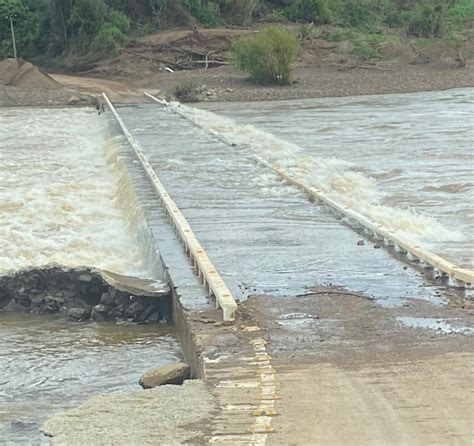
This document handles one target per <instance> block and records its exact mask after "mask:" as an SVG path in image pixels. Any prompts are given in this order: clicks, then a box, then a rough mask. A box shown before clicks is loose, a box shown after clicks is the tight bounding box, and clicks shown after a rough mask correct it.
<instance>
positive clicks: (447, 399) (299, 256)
mask: <svg viewBox="0 0 474 446" xmlns="http://www.w3.org/2000/svg"><path fill="white" fill-rule="evenodd" d="M104 97H105V100H106V102H107V105H108V107H109V108H110V110H111V111H112V116H110V115H109V116H110V118H109V119H110V123H111V126H112V127H115V128H116V130H117V132H116V133H117V134H120V135H123V136H122V137H121V149H120V154H119V157H120V158H121V160H122V162H123V163H124V165H125V166H126V168H127V170H128V172H129V175H130V178H131V183H132V185H133V186H134V189H135V193H136V194H137V197H138V199H137V201H138V202H140V203H141V206H142V207H143V214H144V216H145V220H146V224H147V230H148V231H149V235H150V237H151V239H152V240H153V243H154V247H153V246H152V247H151V248H150V249H151V250H153V249H155V250H156V251H155V254H156V255H157V256H159V257H160V258H161V260H162V263H163V265H164V266H165V268H166V274H167V278H168V280H169V281H170V282H171V283H172V284H173V286H174V288H175V292H176V308H175V314H176V322H177V325H178V330H179V331H180V332H181V338H182V340H183V344H184V350H185V354H186V356H187V360H188V361H189V362H190V363H191V364H192V366H193V370H194V375H195V376H197V377H201V378H203V379H205V380H206V382H207V383H208V384H209V387H210V388H211V391H212V392H213V394H214V395H215V396H216V399H217V401H218V405H219V414H218V415H217V416H216V418H215V419H213V420H210V422H209V426H208V441H209V442H210V443H216V444H229V445H230V444H255V445H263V444H266V443H268V444H282V445H283V444H402V443H403V441H405V442H406V443H407V444H428V443H430V444H447V443H446V441H447V442H448V443H449V441H450V439H451V438H452V437H451V435H454V436H456V438H460V439H461V440H463V441H464V440H466V441H467V440H468V439H469V431H470V428H469V420H467V417H466V413H469V409H468V406H469V403H468V402H466V403H465V404H464V403H463V404H461V405H459V404H457V396H459V395H457V396H456V393H457V392H458V393H461V392H462V389H461V388H459V386H458V385H456V384H454V385H453V387H451V386H450V383H456V382H458V380H459V379H460V378H461V377H463V376H464V378H465V379H466V380H468V379H469V370H468V368H467V367H466V363H465V356H463V355H464V353H465V352H466V351H467V350H468V342H467V341H464V339H463V340H461V341H459V342H457V343H453V342H452V340H450V339H447V338H446V339H441V338H440V339H439V340H436V342H433V341H432V340H431V339H432V336H431V334H430V333H426V332H424V331H421V332H420V331H417V330H414V331H412V332H410V331H409V330H406V329H403V326H402V324H405V325H409V326H410V325H411V326H415V325H416V323H417V318H420V316H423V317H425V318H426V317H428V318H431V319H440V316H438V315H441V318H446V319H447V320H457V321H461V325H462V323H463V321H464V318H465V314H464V313H463V312H462V309H463V308H464V307H463V305H464V306H465V302H466V296H467V295H468V294H469V293H470V284H471V283H473V281H474V273H473V271H470V270H467V269H465V268H460V267H458V266H456V265H454V264H452V263H450V262H448V261H446V260H445V259H443V258H441V257H439V256H437V255H435V254H434V253H432V252H429V251H428V250H426V249H424V248H423V247H421V246H418V245H415V244H412V243H410V242H409V241H407V240H405V239H403V238H401V237H399V236H397V235H396V234H395V233H393V232H391V231H388V230H386V229H385V228H384V227H382V226H381V225H379V224H377V223H375V222H373V221H371V220H370V219H368V218H366V217H365V216H363V215H361V214H360V213H357V212H355V211H353V210H351V209H350V208H348V207H346V206H343V205H340V204H339V203H337V202H336V201H335V200H334V199H332V198H331V197H330V196H328V195H327V194H325V193H324V192H322V191H321V190H318V189H317V188H314V187H312V186H311V185H309V184H307V183H305V182H304V181H302V180H300V179H298V178H295V177H293V176H291V175H289V174H288V173H287V172H286V171H285V170H284V168H283V167H281V166H276V165H272V164H270V163H268V162H267V161H266V160H265V159H262V158H261V157H258V156H256V155H255V154H251V153H249V152H248V151H246V150H244V149H241V148H239V147H238V146H237V147H236V146H235V145H233V143H232V142H231V141H227V140H225V138H223V137H221V135H219V134H218V133H216V132H214V133H213V134H212V133H211V134H210V133H209V132H208V131H206V130H204V129H202V128H199V127H198V126H197V125H196V124H195V123H193V122H191V121H190V120H189V119H188V117H187V116H186V114H185V113H182V112H181V111H180V108H179V107H173V108H171V107H169V106H168V104H167V103H164V102H162V101H160V100H158V99H156V98H154V97H153V96H151V95H148V97H149V99H150V103H149V104H146V105H140V106H137V107H133V108H132V107H125V108H119V109H116V108H115V107H114V106H113V104H112V103H111V102H110V100H109V99H108V98H107V96H105V95H104ZM144 173H145V174H146V175H144ZM308 198H309V200H308ZM374 245H375V247H376V248H381V249H374ZM249 296H252V297H251V298H249V300H248V301H247V302H245V304H244V305H242V306H241V307H240V309H239V308H238V305H237V303H238V301H240V300H245V299H247V298H248V297H249ZM447 302H451V303H453V302H454V303H455V305H450V306H449V310H448V309H446V310H442V311H441V310H440V308H441V307H439V304H440V303H447ZM216 306H217V308H218V310H215V307H216ZM413 324H415V325H413ZM448 325H449V324H448ZM450 329H451V330H452V332H453V333H458V334H462V332H463V330H465V328H463V327H456V326H453V327H451V328H450ZM435 354H436V355H438V354H446V355H450V358H451V360H450V361H446V360H445V358H440V357H435V356H434V355H435ZM417 358H418V359H417ZM375 359H376V360H377V364H375V363H373V362H374V360H375ZM418 360H419V362H418V364H419V365H418V366H416V367H415V366H413V364H415V362H413V361H418ZM381 364H382V365H381ZM434 368H436V369H437V370H438V371H439V373H440V376H442V377H443V383H441V384H440V383H439V382H438V381H437V380H438V377H437V376H436V375H435V374H434V373H433V372H432V370H433V369H434ZM355 370H358V372H356V371H355ZM359 372H360V373H359ZM315 377H316V378H315ZM382 378H383V379H382ZM420 381H425V382H426V385H427V387H426V388H424V387H423V389H421V390H420V389H419V384H416V383H417V382H418V383H419V382H420ZM417 385H418V388H417ZM433 387H434V388H437V389H439V398H434V397H433V396H432V395H431V389H432V388H433ZM413 401H415V402H413ZM441 403H442V404H441ZM440 404H441V405H445V407H447V409H445V411H446V413H447V415H446V414H445V415H446V416H447V417H448V419H449V420H454V419H457V420H458V421H459V422H457V423H455V424H453V423H451V424H450V421H449V420H448V421H449V422H448V421H446V419H445V417H444V418H443V420H444V421H443V420H440V419H436V420H435V421H433V420H432V421H429V420H428V419H427V418H428V417H427V415H428V414H429V415H430V416H431V415H432V414H433V413H436V411H438V410H440ZM446 423H448V424H449V429H451V431H449V429H447V428H446V426H447V424H446ZM394 438H399V439H402V440H403V441H401V442H400V441H391V439H394ZM438 440H440V441H438ZM347 442H349V443H347ZM466 444H467V443H466Z"/></svg>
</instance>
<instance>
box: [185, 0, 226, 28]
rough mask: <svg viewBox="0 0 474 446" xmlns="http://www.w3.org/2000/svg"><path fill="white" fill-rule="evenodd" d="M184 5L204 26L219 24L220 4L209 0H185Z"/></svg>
mask: <svg viewBox="0 0 474 446" xmlns="http://www.w3.org/2000/svg"><path fill="white" fill-rule="evenodd" d="M183 6H184V7H185V8H186V9H187V10H188V11H189V12H190V13H191V15H192V16H194V17H195V18H196V19H197V20H198V21H199V22H200V23H202V24H203V25H204V26H209V27H212V26H218V25H219V24H220V20H219V17H218V14H217V11H218V6H217V4H216V3H213V2H210V1H208V0H183Z"/></svg>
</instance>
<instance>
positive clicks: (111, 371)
mask: <svg viewBox="0 0 474 446" xmlns="http://www.w3.org/2000/svg"><path fill="white" fill-rule="evenodd" d="M0 129H1V138H0V153H1V156H0V276H2V281H1V283H2V285H1V286H0V303H1V305H0V307H3V304H5V305H6V307H5V309H7V307H9V308H10V310H12V309H14V308H12V305H11V304H12V302H13V300H14V301H15V302H13V303H15V305H17V304H18V305H19V307H22V309H23V311H37V312H55V311H59V312H61V311H62V310H61V308H63V307H64V308H65V310H64V311H62V313H63V315H62V316H51V315H45V314H42V315H32V314H25V313H18V312H1V311H0V339H1V340H2V341H1V343H0V443H2V444H3V442H6V443H7V444H47V443H48V442H47V440H46V438H45V437H44V436H43V435H42V434H40V433H39V431H38V428H39V427H40V425H41V424H42V423H43V422H44V420H45V419H46V418H47V417H49V416H51V415H52V414H54V413H57V412H59V411H61V410H64V409H66V408H70V407H74V406H76V405H78V404H80V403H82V402H83V401H85V400H86V399H88V398H89V397H91V396H94V395H97V394H102V393H111V392H123V391H129V390H134V389H139V385H138V379H139V377H140V376H141V375H142V374H143V373H144V372H145V371H146V370H148V369H150V368H154V367H157V366H159V365H162V364H165V363H168V362H175V361H177V360H180V359H181V347H180V345H179V342H178V340H177V338H176V337H175V333H174V330H173V328H172V327H170V326H167V325H162V324H158V323H156V320H157V319H161V316H158V317H155V318H154V322H155V323H150V324H148V325H137V324H134V323H131V322H129V321H128V320H129V319H130V320H134V319H135V318H134V317H132V315H131V314H129V315H126V316H125V317H124V318H123V319H125V321H122V322H100V323H98V322H89V321H88V322H84V323H83V322H73V321H71V320H66V319H65V317H64V315H65V314H68V313H67V312H68V310H67V308H66V307H67V302H68V299H69V300H70V298H71V299H73V300H74V299H76V298H78V299H79V297H80V294H81V293H80V291H81V290H82V291H83V292H84V293H83V294H84V295H83V296H82V297H83V298H84V299H85V300H84V301H82V300H81V299H79V300H77V302H76V301H74V302H73V304H74V305H73V306H78V305H76V304H80V305H79V306H81V308H82V307H84V305H82V304H85V306H86V307H88V308H87V310H88V311H89V310H91V308H90V307H91V305H95V304H97V303H98V302H100V301H101V296H100V295H101V294H102V292H103V291H106V290H105V289H103V290H102V289H100V287H99V288H97V287H95V288H97V289H95V291H96V293H95V294H96V296H95V301H94V302H91V301H90V298H92V297H93V296H92V294H91V292H90V291H91V290H90V289H89V288H90V287H89V285H91V284H92V282H94V280H95V279H94V277H92V276H93V274H91V269H93V270H94V271H95V272H94V274H96V275H97V274H98V275H99V276H100V277H102V278H104V277H105V276H106V277H107V282H108V283H112V284H114V285H117V284H116V282H117V281H120V282H123V281H122V278H123V277H124V276H128V279H127V280H126V282H127V284H126V285H127V286H126V288H125V289H123V290H122V291H123V293H122V294H124V295H123V296H122V298H124V299H128V300H130V302H127V304H130V305H133V301H132V300H131V299H130V298H129V297H130V295H132V294H136V292H135V291H134V290H133V289H131V288H135V287H136V286H138V287H139V288H140V287H141V286H142V285H143V284H144V283H147V284H149V285H150V286H151V291H154V290H155V288H156V287H154V285H156V286H157V287H158V285H160V283H161V282H158V281H157V280H159V279H163V270H162V265H161V262H160V260H159V257H158V256H157V253H156V249H155V247H154V243H153V242H152V240H150V238H149V237H148V233H147V231H148V227H147V224H146V222H145V220H144V215H143V212H142V209H141V207H140V203H139V202H138V199H137V197H136V194H135V191H134V190H133V187H132V184H131V183H130V181H129V180H128V178H127V174H126V171H125V170H124V166H123V165H122V164H121V162H120V157H119V156H118V155H117V153H116V152H115V151H114V139H113V138H111V135H110V131H109V128H108V126H107V121H106V120H105V119H104V117H103V116H98V115H97V113H96V112H95V111H94V110H92V109H62V108H35V109H28V108H11V109H1V108H0ZM25 129H27V130H26V131H25ZM51 264H54V265H53V266H52V267H51V268H49V269H48V268H46V269H45V268H44V267H45V266H46V265H51ZM42 269H43V270H42ZM48 271H49V272H48ZM74 271H76V272H77V273H78V277H76V279H77V280H75V282H74V283H72V282H71V283H66V282H67V280H68V279H67V277H66V276H67V274H70V273H71V272H73V275H74V274H75V273H74ZM44 274H46V276H47V277H46V276H44ZM65 274H66V276H65ZM104 274H105V276H104ZM16 275H20V276H21V277H20V279H19V280H18V281H15V280H13V279H12V280H13V281H9V280H7V277H13V278H14V277H16ZM43 276H44V277H43ZM82 276H85V277H82ZM89 276H91V277H89ZM99 276H97V277H99ZM81 277H82V278H81ZM21 278H24V280H25V283H24V286H22V284H21V283H19V284H18V283H17V282H21V280H22V279H21ZM95 281H96V282H97V280H95ZM110 281H111V282H110ZM99 282H101V281H100V280H99ZM8 284H10V285H11V287H9V286H7V285H8ZM121 284H122V285H123V283H121ZM161 286H163V284H162V283H161ZM12 287H15V289H13V288H12ZM130 287H131V288H130ZM109 291H110V290H109ZM126 293H128V294H126ZM108 298H109V300H110V296H108ZM147 299H148V298H147ZM150 299H154V297H150ZM33 300H34V305H33ZM27 302H29V303H30V304H29V305H27V306H25V305H24V304H25V303H27ZM48 302H49V303H48ZM137 302H138V301H137ZM109 303H112V302H109ZM100 305H102V304H100ZM109 306H110V305H109ZM102 307H104V305H102ZM122 307H123V305H122ZM93 311H94V310H93V309H92V312H93ZM110 311H112V312H113V308H112V307H110ZM90 314H91V315H92V313H90ZM109 316H110V318H112V316H113V314H112V315H109ZM109 316H107V318H109ZM86 319H88V317H87V318H86Z"/></svg>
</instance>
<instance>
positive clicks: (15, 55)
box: [5, 14, 18, 59]
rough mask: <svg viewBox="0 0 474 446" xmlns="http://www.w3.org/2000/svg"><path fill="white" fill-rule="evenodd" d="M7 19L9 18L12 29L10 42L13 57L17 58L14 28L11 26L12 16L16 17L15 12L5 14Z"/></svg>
mask: <svg viewBox="0 0 474 446" xmlns="http://www.w3.org/2000/svg"><path fill="white" fill-rule="evenodd" d="M5 17H6V18H7V19H10V28H11V30H12V42H13V57H14V58H15V59H18V57H17V54H16V40H15V28H14V27H13V17H16V14H13V15H7V16H5Z"/></svg>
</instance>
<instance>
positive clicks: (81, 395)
mask: <svg viewBox="0 0 474 446" xmlns="http://www.w3.org/2000/svg"><path fill="white" fill-rule="evenodd" d="M0 338H1V339H2V342H1V343H0V369H1V373H0V438H1V439H2V440H1V442H2V443H3V442H4V441H5V442H6V443H7V444H8V443H11V444H48V441H47V439H46V437H44V436H43V435H42V434H41V433H40V432H39V431H38V429H39V427H40V426H41V424H42V423H43V422H44V421H45V420H46V418H48V417H49V416H51V415H53V414H55V413H58V412H60V411H62V410H64V409H67V408H71V407H75V406H77V405H79V404H81V403H82V402H84V401H85V400H87V399H89V398H90V397H92V396H94V395H98V394H110V393H117V392H118V393H120V392H125V391H131V390H139V388H140V387H139V385H138V380H139V378H140V376H141V375H142V374H143V373H144V371H146V370H147V369H149V368H153V367H158V366H160V365H164V364H166V363H169V362H176V361H179V360H181V355H180V345H179V342H178V340H177V339H176V338H175V336H174V332H173V329H172V328H170V327H169V326H166V325H157V324H153V325H135V324H126V323H122V324H116V323H111V322H101V323H73V322H70V321H66V320H64V319H63V318H60V317H57V316H47V315H41V316H36V315H30V314H22V313H10V314H2V313H0Z"/></svg>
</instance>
